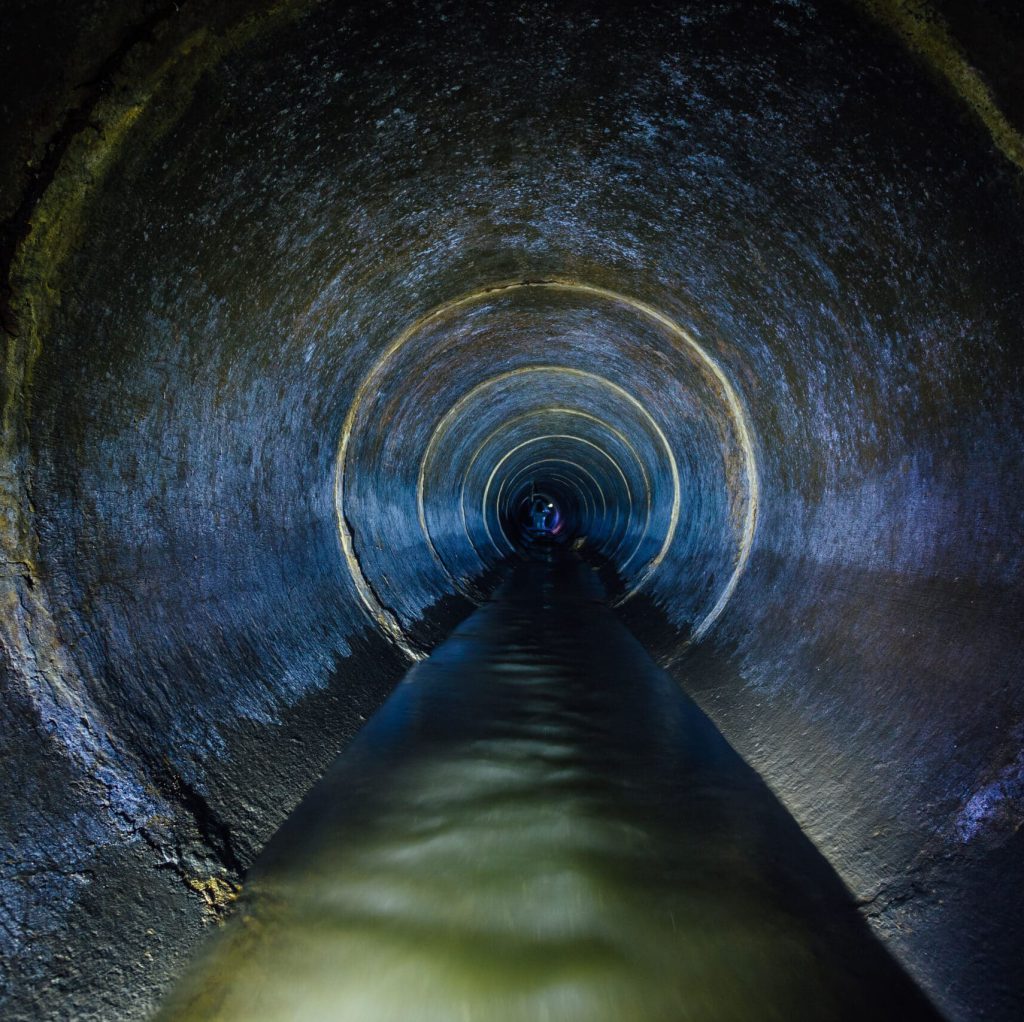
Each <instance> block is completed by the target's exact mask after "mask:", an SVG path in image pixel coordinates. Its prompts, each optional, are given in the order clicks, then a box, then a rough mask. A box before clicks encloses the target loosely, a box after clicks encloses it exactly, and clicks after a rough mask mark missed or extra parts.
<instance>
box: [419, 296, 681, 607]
mask: <svg viewBox="0 0 1024 1022" xmlns="http://www.w3.org/2000/svg"><path fill="white" fill-rule="evenodd" d="M522 286H529V287H535V286H538V285H533V284H530V285H522ZM529 373H553V374H561V375H565V376H574V377H576V378H579V379H585V380H587V381H589V382H591V383H594V384H596V385H598V386H600V387H605V388H607V389H608V390H610V391H612V393H614V394H615V395H616V396H618V397H620V398H622V399H623V400H625V401H626V402H628V403H629V404H630V405H632V406H633V407H634V408H635V409H636V410H637V411H639V412H640V414H641V415H642V416H643V418H644V419H645V420H646V421H647V423H648V424H649V426H650V428H651V431H652V432H653V433H654V435H655V436H656V437H657V438H658V442H659V443H660V444H661V446H662V449H663V450H664V451H665V458H666V460H667V461H668V465H669V471H670V473H671V476H672V510H671V513H670V515H669V525H668V529H667V530H666V532H665V539H664V542H663V543H662V545H661V548H660V549H659V550H658V552H657V553H656V554H655V555H654V557H652V558H651V560H650V561H649V562H648V563H647V565H646V566H645V568H644V569H643V571H642V573H641V575H640V578H639V579H638V580H637V581H636V582H635V583H634V584H633V587H632V588H631V589H630V590H629V591H628V592H627V594H626V595H627V596H629V595H631V594H632V593H633V592H635V591H636V589H638V588H639V587H640V586H641V585H643V584H644V582H646V581H647V579H648V578H650V576H651V574H652V573H653V572H654V571H655V570H656V569H657V567H658V565H659V564H661V562H662V560H664V558H665V555H666V554H667V553H668V550H669V548H670V547H671V545H672V539H673V538H674V536H675V530H676V526H677V524H678V522H679V507H680V503H681V494H680V487H679V466H678V465H677V463H676V458H675V454H674V453H673V451H672V445H671V444H670V443H669V442H668V437H666V436H665V433H664V431H663V430H662V428H661V427H660V426H659V425H658V423H657V422H656V421H655V419H654V416H652V415H651V413H650V412H649V411H648V410H647V409H646V408H645V407H644V405H643V404H642V403H641V402H640V401H638V400H637V399H636V397H634V396H633V395H632V394H630V393H629V391H628V390H626V389H625V388H624V387H620V386H619V385H618V384H617V383H613V382H612V381H611V380H609V379H607V378H606V377H604V376H599V375H598V374H597V373H591V372H588V371H587V370H585V369H575V368H573V367H571V366H559V365H533V366H521V367H520V368H518V369H509V370H508V371H506V372H504V373H498V374H497V375H496V376H491V377H489V378H488V379H486V380H483V381H482V382H480V383H478V384H477V385H476V386H475V387H473V388H472V389H471V390H469V391H467V392H466V393H465V394H463V396H462V397H461V398H459V400H458V401H456V402H455V403H454V404H453V405H452V406H451V407H450V408H449V409H448V411H447V412H445V414H444V415H443V416H442V418H441V420H440V421H439V422H438V424H437V426H436V427H435V428H434V431H433V433H431V435H430V439H429V441H428V442H427V447H426V450H425V451H424V453H423V457H422V459H421V460H420V472H419V480H418V484H417V487H416V502H417V512H418V514H419V520H420V528H421V530H422V532H423V536H424V539H425V540H426V543H427V546H428V548H429V549H430V551H431V553H432V555H433V557H434V558H435V560H436V561H437V562H438V564H440V565H441V567H442V569H443V570H444V571H445V573H446V574H447V575H448V577H449V578H451V577H452V576H451V574H450V573H449V572H448V570H447V568H445V566H444V564H443V562H442V560H441V557H440V555H439V554H438V552H437V550H436V549H435V547H434V544H433V541H432V540H431V538H430V530H429V529H428V528H427V521H426V512H425V508H424V502H423V490H424V483H425V476H426V466H427V464H428V463H429V461H430V459H431V458H432V457H433V453H434V448H435V447H436V445H437V443H438V441H439V438H440V437H441V436H443V435H444V433H445V432H446V431H447V429H448V428H449V426H450V425H451V424H452V422H454V421H455V420H456V419H457V418H458V417H459V415H460V414H461V413H462V411H463V410H464V409H465V408H466V406H467V405H468V404H470V402H472V401H473V400H474V399H475V398H476V397H477V396H478V395H479V394H480V393H482V392H483V391H485V390H486V389H488V388H489V387H494V386H496V385H497V384H499V383H502V382H504V381H505V380H510V379H515V378H518V377H520V376H525V375H527V374H529ZM489 538H490V537H489ZM492 544H493V539H492ZM494 545H495V547H496V544H494ZM453 581H454V580H453Z"/></svg>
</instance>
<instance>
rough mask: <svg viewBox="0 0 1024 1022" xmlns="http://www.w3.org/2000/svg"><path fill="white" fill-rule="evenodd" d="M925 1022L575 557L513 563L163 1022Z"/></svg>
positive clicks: (385, 715) (300, 816) (404, 689)
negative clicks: (855, 1021)
mask: <svg viewBox="0 0 1024 1022" xmlns="http://www.w3.org/2000/svg"><path fill="white" fill-rule="evenodd" d="M932 1017H934V1016H933V1015H932V1013H931V1010H930V1008H929V1007H928V1005H927V1004H926V1003H925V1001H924V1000H923V999H922V998H921V996H920V995H919V994H918V993H917V991H916V990H915V988H914V987H913V986H912V985H911V984H910V983H909V981H908V980H907V979H906V978H905V977H904V975H903V974H902V973H901V972H900V971H899V970H898V969H897V968H896V966H895V965H894V964H893V963H892V961H891V960H890V959H889V958H888V956H887V955H886V954H885V953H884V952H883V951H882V949H881V947H880V946H879V945H878V944H877V943H876V942H875V941H874V940H873V939H872V937H871V936H870V934H869V932H868V930H867V928H866V927H865V926H864V924H863V923H862V921H861V920H860V918H859V916H858V915H857V913H856V910H855V909H854V907H853V906H852V904H851V903H850V901H849V898H848V896H847V894H846V892H845V891H844V889H843V888H842V886H841V884H840V883H839V881H838V880H837V879H836V877H835V876H834V874H833V873H832V872H831V870H830V869H829V868H828V866H827V865H826V864H825V863H824V861H823V860H822V859H821V858H820V857H819V856H818V855H817V853H816V852H815V851H814V850H813V848H812V847H811V846H810V844H809V843H808V842H807V840H806V839H805V838H804V837H803V835H802V834H801V833H800V831H799V830H798V829H797V827H796V825H795V824H794V823H793V822H792V820H790V819H789V817H788V816H787V815H786V814H785V813H784V812H783V811H782V809H781V808H780V806H779V805H778V803H777V802H776V801H775V800H774V798H773V797H772V796H771V795H770V793H769V792H768V791H767V789H766V788H765V787H764V786H763V785H762V784H761V782H760V781H759V780H758V779H757V777H756V776H755V775H754V774H753V773H752V772H751V771H750V770H749V769H748V768H747V767H746V765H745V764H744V763H743V762H742V761H741V760H740V759H739V758H738V757H737V756H736V755H735V753H734V752H733V751H732V750H731V749H730V748H729V746H728V745H727V744H726V743H725V741H724V740H723V739H722V738H721V737H720V736H719V735H718V733H717V732H716V731H715V730H714V728H713V727H712V726H711V724H710V723H709V722H708V720H707V718H706V717H704V716H703V714H701V713H700V711H699V710H698V709H697V708H696V707H695V706H694V704H693V703H692V702H691V701H690V700H688V699H687V698H686V697H685V696H684V695H683V694H682V693H681V692H680V691H679V689H678V687H677V686H676V685H675V684H674V683H673V682H672V681H671V679H669V678H668V677H667V676H666V675H664V674H663V673H662V672H660V671H659V670H658V669H657V668H656V667H655V665H654V664H653V663H652V662H651V661H650V659H649V658H648V657H647V655H646V654H645V653H644V651H643V650H642V649H641V647H640V646H639V645H638V644H637V643H636V641H635V640H634V639H633V638H632V636H631V635H630V634H629V633H628V632H627V631H626V630H625V629H624V628H623V627H622V626H621V625H620V624H619V623H618V622H617V620H616V619H615V618H614V617H613V615H612V614H611V612H610V611H609V610H608V609H607V607H606V606H605V605H604V603H603V599H602V592H601V590H600V587H599V584H598V582H597V580H596V577H595V576H594V573H593V572H592V571H591V569H589V568H588V567H586V566H585V565H583V564H582V563H581V562H579V561H578V560H576V559H575V558H573V557H571V556H570V555H559V556H557V557H555V555H552V559H551V560H550V561H546V562H542V561H534V562H530V563H525V564H521V565H517V567H516V568H515V569H514V571H513V573H512V574H511V576H510V578H509V579H508V581H507V582H506V583H505V584H504V585H503V586H502V588H501V589H500V590H499V591H498V593H497V594H496V596H495V598H494V599H493V600H492V601H491V602H490V603H489V604H488V605H486V606H485V607H484V608H482V609H481V610H480V611H479V612H478V613H476V614H475V615H473V616H472V617H471V618H469V619H468V620H467V621H466V622H465V623H464V624H463V625H462V626H461V627H460V628H459V629H458V630H457V632H456V633H455V634H454V635H453V637H452V638H451V639H450V640H449V641H448V642H447V643H445V644H444V645H443V646H442V647H440V648H439V649H438V650H437V652H436V653H435V654H434V655H433V656H432V657H431V658H430V659H429V660H428V661H426V662H424V663H422V664H420V665H418V666H417V667H416V668H415V669H414V670H413V671H412V672H411V673H410V674H409V676H408V677H407V679H406V680H405V681H404V682H403V684H402V685H401V686H400V687H399V688H398V689H397V690H396V692H395V693H394V695H393V696H392V697H391V698H390V699H389V701H388V702H387V703H386V704H385V706H384V707H383V708H382V709H381V710H380V712H379V713H378V714H377V715H376V716H375V717H374V718H373V719H372V720H371V721H370V723H369V724H368V725H367V727H366V728H365V729H364V731H363V732H362V733H361V734H360V736H359V738H358V739H357V741H356V742H355V743H354V744H353V746H352V747H351V748H350V749H349V750H348V751H347V752H346V753H345V754H344V755H343V756H342V757H341V758H340V759H339V760H338V761H337V763H336V764H335V765H334V767H332V769H331V770H330V772H329V773H328V775H327V776H326V777H325V778H324V780H323V781H322V782H321V784H320V785H319V786H318V787H317V788H316V789H314V791H313V792H312V793H311V795H310V796H309V797H308V798H307V799H306V801H305V802H304V803H303V805H302V806H301V807H300V808H299V810H298V811H297V812H296V813H295V814H294V815H293V817H292V818H291V819H290V820H289V821H288V823H287V824H286V825H285V826H284V828H282V830H281V832H280V833H279V834H278V835H277V836H276V837H275V839H274V841H273V842H272V843H271V845H270V847H269V848H268V849H267V851H266V853H265V854H264V856H263V857H262V859H261V861H260V863H259V864H258V866H257V868H256V869H255V870H254V872H253V876H252V878H251V879H250V881H249V883H248V884H247V888H246V894H245V897H244V901H243V904H242V907H241V909H240V911H239V913H238V914H237V916H236V917H235V918H234V919H233V920H232V921H231V922H230V923H229V924H228V925H227V926H226V927H225V929H224V930H223V931H222V932H221V933H219V934H217V936H216V937H215V938H214V939H213V940H212V941H211V942H210V944H209V945H208V946H207V947H206V948H205V949H204V951H203V953H202V955H201V957H200V958H199V960H198V961H197V963H196V965H195V967H194V968H193V970H192V971H191V973H190V974H189V975H188V976H187V977H186V978H185V980H184V981H183V982H182V983H181V984H180V985H179V987H178V989H177V990H176V991H175V993H174V995H173V996H172V998H171V999H170V1000H169V1002H168V1004H167V1005H166V1006H165V1009H164V1011H163V1013H162V1014H161V1015H160V1018H162V1019H165V1020H171V1019H173V1020H186V1019H202V1020H209V1019H222V1020H237V1022H243V1020H244V1022H264V1020H266V1022H269V1020H275V1022H276V1020H284V1019H287V1020H295V1022H299V1020H301V1022H325V1020H345V1022H453V1020H464V1022H537V1020H552V1022H555V1020H566V1022H577V1020H578V1022H632V1020H636V1022H661V1020H665V1022H668V1020H672V1022H678V1020H689V1019H692V1020H700V1022H710V1020H719V1019H721V1020H724V1019H730V1020H732V1019H734V1020H744V1022H751V1020H759V1019H780V1020H781V1019H785V1020H789V1022H793V1020H801V1019H866V1018H871V1019H886V1018H892V1019H897V1018H898V1019H904V1020H905V1019H913V1018H932Z"/></svg>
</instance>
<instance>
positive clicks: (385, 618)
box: [335, 279, 760, 659]
mask: <svg viewBox="0 0 1024 1022" xmlns="http://www.w3.org/2000/svg"><path fill="white" fill-rule="evenodd" d="M520 288H532V289H551V290H563V291H569V292H572V293H575V294H581V295H589V296H592V297H594V298H600V299H602V300H604V301H608V302H612V303H614V304H617V305H621V306H625V307H627V308H630V309H633V310H634V311H636V312H638V313H640V314H641V315H643V316H645V317H646V318H648V319H650V320H651V321H652V322H654V323H657V324H658V325H659V326H661V327H662V328H663V329H664V330H666V331H667V332H668V333H669V335H670V336H671V337H673V338H675V339H676V341H678V342H679V346H680V347H681V348H682V349H685V350H686V351H688V352H689V353H691V354H692V355H694V356H695V357H696V358H697V360H698V362H699V363H700V364H701V365H702V366H703V367H704V368H705V369H706V370H707V371H708V373H709V374H710V375H711V376H712V377H713V379H714V380H715V381H716V383H717V385H718V387H719V389H720V392H721V395H722V398H723V401H724V403H725V405H726V407H727V409H728V411H729V415H730V418H731V419H732V422H733V425H734V428H735V430H736V439H737V443H738V445H739V447H740V450H741V452H742V455H743V466H744V475H745V477H746V484H747V486H746V488H747V501H746V512H745V515H744V521H743V526H742V530H741V536H740V541H739V549H738V553H737V556H736V560H735V563H734V567H733V572H732V575H731V576H730V578H729V580H728V582H727V583H726V585H725V587H724V588H723V589H722V592H721V593H720V594H719V597H718V599H717V601H716V602H715V604H714V606H713V607H712V608H711V610H710V611H709V612H708V613H707V614H706V615H705V617H704V618H703V620H702V621H701V622H700V623H699V624H698V625H697V626H696V627H695V628H694V631H693V635H692V638H691V640H690V641H691V642H693V641H697V640H698V639H700V638H701V637H702V636H703V635H704V634H705V633H706V632H707V630H708V629H709V628H710V627H711V625H712V624H713V623H714V621H715V620H716V618H717V617H718V616H719V614H721V612H722V610H723V609H724V607H725V605H726V603H727V602H728V601H729V598H730V597H731V596H732V594H733V592H734V591H735V589H736V586H737V584H738V582H739V578H740V576H741V574H742V572H743V570H744V568H745V567H746V564H747V561H748V560H749V557H750V551H751V548H752V546H753V540H754V534H755V531H756V527H757V515H758V508H759V502H760V480H759V475H758V471H757V460H756V456H755V453H754V444H753V440H752V429H751V427H750V425H749V422H748V419H747V415H746V411H745V409H744V407H743V403H742V402H741V400H740V398H739V395H738V394H737V392H736V390H735V388H734V387H733V385H732V383H731V381H730V380H729V378H728V376H727V375H726V374H725V372H724V371H723V369H722V368H721V366H720V365H719V364H718V363H717V362H716V361H715V360H714V359H713V358H712V357H711V356H710V355H709V354H708V353H707V352H706V351H705V350H704V349H703V348H702V347H701V346H700V344H698V343H697V341H696V340H695V339H694V338H693V337H692V336H691V335H690V334H689V333H688V332H687V331H686V330H685V329H684V328H683V327H681V326H680V325H679V324H678V323H676V322H675V321H673V320H672V319H670V318H669V317H668V316H666V315H665V314H664V313H662V312H660V311H659V310H658V309H656V308H655V307H654V306H652V305H649V304H648V303H646V302H643V301H640V300H639V299H636V298H631V297H628V296H626V295H623V294H620V293H619V292H616V291H611V290H609V289H607V288H602V287H598V286H595V285H591V284H582V283H579V282H577V281H573V280H565V279H551V280H543V281H510V282H505V283H500V284H495V285H492V286H489V287H485V288H481V289H479V290H477V291H472V292H469V293H467V294H465V295H462V296H460V297H458V298H455V299H453V300H451V301H449V302H445V303H442V304H441V305H438V306H436V307H435V308H433V309H431V310H429V311H428V312H426V313H425V314H424V315H423V316H421V317H419V318H418V319H416V320H414V321H413V322H412V323H410V324H409V325H408V326H407V327H406V328H405V329H404V330H403V331H402V332H401V333H400V334H399V335H398V336H397V337H396V338H395V339H394V340H393V341H392V342H391V344H390V345H388V347H387V348H386V349H385V350H384V352H383V354H382V355H381V356H380V358H379V359H378V360H377V362H376V363H375V364H374V365H373V366H372V367H371V369H370V371H369V372H368V373H367V374H366V376H365V377H364V378H363V380H362V382H361V383H360V385H359V387H358V388H357V390H356V393H355V395H354V397H353V400H352V404H351V405H350V406H349V409H348V411H347V413H346V415H345V420H344V423H343V425H342V429H341V434H340V437H339V441H338V455H337V459H336V470H335V509H336V518H337V525H338V534H339V538H340V541H341V547H342V553H343V556H344V558H345V563H346V566H347V567H348V570H349V573H350V574H351V576H352V579H353V582H354V584H355V587H356V592H357V593H358V595H359V598H360V600H361V602H362V603H363V605H364V607H365V608H366V610H367V612H368V613H369V615H370V617H371V618H372V619H373V620H374V621H376V622H377V624H378V625H379V626H380V627H381V629H382V630H383V631H384V632H385V633H386V634H388V635H390V636H391V637H392V638H393V639H394V640H395V642H396V643H397V644H398V645H399V646H400V648H402V649H403V650H404V651H405V652H406V653H407V655H409V656H411V657H413V658H416V659H419V658H420V656H421V655H420V654H419V653H418V652H417V651H415V650H414V649H413V648H412V647H411V645H410V644H409V642H408V640H407V638H406V637H405V634H404V632H403V631H402V628H401V625H400V623H399V622H398V620H397V618H396V617H395V616H394V614H392V613H391V612H390V611H389V610H387V609H386V608H385V607H384V606H383V605H382V604H381V603H380V601H379V600H378V599H377V596H376V594H375V593H374V591H373V587H372V586H371V585H370V583H369V581H368V580H367V579H366V577H365V575H364V573H363V571H362V568H361V566H360V564H359V559H358V557H357V555H356V552H355V544H354V540H353V536H352V530H351V528H350V526H349V524H348V521H347V518H346V514H345V472H346V462H347V458H348V452H349V449H350V446H351V441H352V435H353V431H354V429H355V425H356V420H357V418H358V415H359V411H360V409H361V408H362V405H363V402H364V401H365V399H366V397H367V395H368V394H369V393H370V392H371V391H372V389H373V388H374V387H375V385H376V383H377V381H378V379H379V377H380V375H381V373H382V372H383V370H384V368H385V367H386V365H387V363H388V362H389V361H390V360H391V359H392V358H393V357H394V356H395V354H396V353H397V352H398V351H400V350H401V349H402V347H404V346H405V345H406V344H407V343H408V342H409V341H410V340H411V338H413V337H414V336H415V335H416V334H417V333H418V332H419V331H421V330H423V329H424V328H425V327H427V326H429V325H430V324H432V323H434V322H436V321H438V320H440V319H442V318H443V317H445V316H447V315H450V314H451V313H453V312H455V311H457V310H459V309H463V308H466V307H468V306H471V305H473V304H475V303H477V302H480V301H485V300H487V299H488V298H491V297H494V296H496V295H499V294H501V293H503V292H509V291H515V290H517V289H520ZM537 371H547V372H561V373H568V374H574V375H578V376H581V377H590V378H592V379H594V380H595V381H598V382H600V384H601V385H603V386H607V387H610V388H611V389H613V390H614V391H616V392H617V393H619V394H620V395H621V396H623V397H625V398H626V399H627V400H628V401H630V402H631V403H632V404H634V405H635V406H636V407H637V408H638V409H639V410H640V411H641V412H642V413H643V414H644V416H645V417H646V418H647V419H648V420H649V422H650V423H651V425H652V427H653V429H654V430H655V432H656V434H657V436H658V439H659V441H660V442H661V443H662V445H663V446H664V448H665V451H666V455H667V458H668V460H669V464H670V468H671V473H672V482H673V504H672V510H671V514H670V519H669V528H668V529H667V531H666V537H665V541H664V543H663V544H662V546H661V548H660V549H659V551H658V552H657V554H655V556H654V557H652V558H651V560H650V561H649V562H648V564H647V565H646V567H645V568H644V570H643V573H642V574H641V576H640V578H639V579H638V581H637V582H636V583H635V584H634V585H633V586H632V588H631V589H630V590H629V591H628V592H627V593H626V594H625V595H624V596H623V597H622V599H621V600H620V601H619V602H624V601H625V600H627V599H629V598H630V597H631V596H632V595H634V594H635V593H636V592H637V590H638V589H639V588H640V587H641V586H642V585H644V583H645V582H646V581H647V580H648V579H649V578H650V577H651V575H652V574H653V573H654V572H655V571H656V570H657V568H658V566H659V565H660V564H661V563H662V561H663V560H664V559H665V556H666V555H667V553H668V550H669V548H670V546H671V543H672V539H673V538H674V536H675V531H676V526H677V524H678V521H679V509H680V493H679V471H678V466H677V464H676V459H675V455H674V453H673V451H672V449H671V445H670V444H669V443H668V440H667V438H666V436H665V434H664V432H663V431H662V429H661V428H660V427H659V426H658V424H657V422H655V420H654V418H653V416H651V414H650V413H649V412H648V411H647V409H646V408H644V406H643V405H642V404H641V403H640V402H639V401H638V400H637V399H636V398H635V397H634V396H633V395H632V394H629V392H628V391H626V390H624V389H623V388H622V387H619V386H618V385H617V384H615V383H612V381H610V380H607V379H605V378H604V377H600V376H597V375H596V374H592V373H587V372H585V371H584V370H579V369H572V368H569V367H566V366H531V367H524V368H522V369H516V370H511V371H510V372H509V373H507V374H501V375H500V376H498V377H494V378H492V379H493V380H498V379H502V378H508V377H509V376H515V375H518V374H522V373H526V372H537ZM476 389H478V388H474V391H475V390H476ZM471 393H473V392H471ZM464 401H465V398H464V399H461V400H460V402H456V405H455V406H453V408H452V409H449V412H448V413H446V415H445V417H444V418H443V419H442V423H444V422H445V421H446V420H448V419H449V417H453V410H454V408H455V407H457V406H460V405H461V404H462V403H463V402H464ZM440 428H441V424H439V426H438V428H437V429H435V432H434V434H433V435H432V436H431V443H430V444H428V447H430V446H431V444H432V443H433V442H434V440H435V437H436V435H437V433H438V430H439V429H440ZM425 459H426V454H425V455H424V460H421V463H420V479H419V483H418V486H417V500H418V503H419V508H418V511H419V518H420V526H421V529H422V531H423V534H424V537H425V540H426V542H427V545H428V549H429V550H430V552H431V556H432V557H433V558H434V560H435V562H436V563H437V564H438V565H439V566H440V567H441V570H442V571H443V572H444V573H445V575H446V576H448V578H449V579H451V580H452V582H453V584H454V585H456V586H458V583H457V582H456V581H455V580H454V579H453V578H452V576H451V575H450V573H449V572H448V570H447V568H446V567H445V566H444V564H443V563H442V562H441V558H440V557H439V555H438V554H437V551H436V549H434V547H433V544H432V542H431V540H430V536H429V533H428V531H427V529H426V522H425V517H424V513H423V505H422V492H423V471H424V468H423V466H424V461H425Z"/></svg>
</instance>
